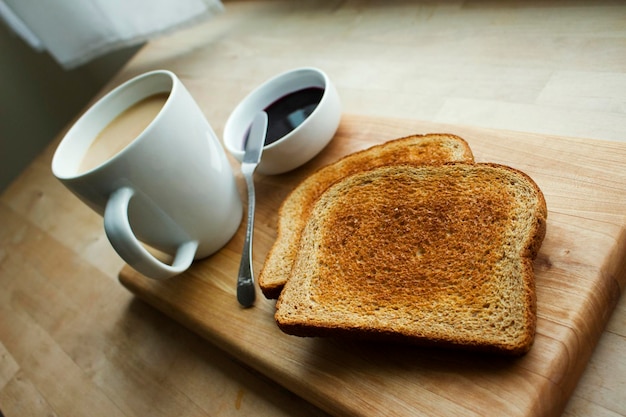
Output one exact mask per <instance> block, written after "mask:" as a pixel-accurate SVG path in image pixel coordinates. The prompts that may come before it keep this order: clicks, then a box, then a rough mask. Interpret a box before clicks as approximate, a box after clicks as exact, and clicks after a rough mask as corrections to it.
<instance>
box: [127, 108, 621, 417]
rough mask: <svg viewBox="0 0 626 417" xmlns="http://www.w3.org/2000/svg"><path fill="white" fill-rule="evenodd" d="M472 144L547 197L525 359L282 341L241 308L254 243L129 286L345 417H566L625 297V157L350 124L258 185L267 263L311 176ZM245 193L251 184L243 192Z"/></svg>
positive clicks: (261, 306) (597, 148) (600, 146)
mask: <svg viewBox="0 0 626 417" xmlns="http://www.w3.org/2000/svg"><path fill="white" fill-rule="evenodd" d="M428 132H449V133H454V134H458V135H459V136H461V137H463V138H465V139H466V140H467V141H468V143H469V144H470V147H471V148H472V149H473V151H474V153H475V157H476V160H477V161H481V162H497V163H503V164H507V165H510V166H512V167H515V168H518V169H521V170H522V171H524V172H526V173H527V174H529V175H530V176H531V177H532V178H533V179H534V180H535V181H536V182H537V184H538V185H539V187H540V188H541V189H542V190H543V192H544V194H545V197H546V201H547V205H548V211H549V214H548V232H547V235H546V238H545V240H544V244H543V246H542V249H541V251H540V253H539V256H538V258H537V260H536V262H535V271H536V281H537V299H538V313H537V314H538V325H537V337H536V341H535V345H534V347H533V348H532V350H531V352H530V353H529V354H527V355H526V356H524V357H523V358H521V359H518V360H511V359H505V358H494V357H492V356H489V355H474V354H468V353H459V352H448V351H439V350H436V349H420V348H415V347H406V346H401V345H391V346H390V345H386V344H383V343H380V344H372V343H359V342H356V341H350V340H339V339H306V338H296V337H292V336H287V335H284V334H282V333H281V332H280V331H279V330H278V328H277V327H276V325H275V323H274V321H273V311H274V302H271V301H267V300H264V299H261V300H260V301H259V302H257V305H256V306H255V307H254V308H252V309H248V310H246V309H241V308H240V307H239V306H238V305H237V302H236V299H235V296H234V289H235V278H236V272H237V267H238V257H239V253H240V250H241V244H242V233H243V230H242V229H240V230H239V232H238V234H237V235H236V237H235V238H234V239H233V240H232V241H231V242H230V243H229V244H228V245H227V246H226V247H225V248H224V249H223V250H222V251H220V252H219V253H218V254H216V255H214V256H212V257H210V258H209V259H206V260H203V261H200V262H198V263H196V264H195V265H194V266H193V267H192V269H190V270H189V271H188V272H186V273H184V274H183V275H181V276H179V277H176V278H175V279H173V280H170V281H167V282H158V281H153V280H150V279H147V278H144V277H143V276H141V275H140V274H138V273H135V272H134V271H132V270H131V269H130V268H125V269H124V270H123V271H122V273H121V276H120V279H121V282H122V283H123V284H124V285H125V286H126V287H128V288H129V289H130V290H131V291H133V292H134V293H135V294H137V295H138V296H139V297H140V298H142V299H144V300H146V301H148V302H149V303H151V304H152V305H154V306H155V307H157V308H159V309H160V310H162V311H164V312H165V313H166V314H168V315H170V316H172V317H174V318H175V319H176V320H178V321H180V322H181V323H182V324H184V325H185V326H187V327H189V328H190V329H192V330H194V331H195V332H198V333H199V334H200V335H202V336H203V337H205V338H207V339H209V340H211V341H212V342H213V343H215V344H216V345H218V346H220V347H222V348H223V349H224V350H226V351H228V352H230V353H232V354H233V355H235V356H236V357H238V358H239V359H240V360H242V361H244V362H246V363H248V364H249V365H251V366H252V367H254V368H256V369H257V370H259V371H260V372H262V373H264V374H266V375H267V376H269V377H270V378H272V379H274V380H276V381H277V382H279V383H281V384H283V385H284V386H286V387H289V389H292V390H293V391H294V392H295V393H297V394H298V395H300V396H302V397H304V398H305V399H307V400H309V401H311V402H313V403H314V404H316V405H318V406H319V407H321V408H322V409H324V410H326V411H328V412H330V413H332V414H337V415H346V416H348V415H362V416H370V415H371V416H374V415H407V416H410V415H416V414H424V415H441V416H443V415H452V414H456V415H509V416H513V415H516V416H556V415H560V413H561V412H562V411H563V409H564V407H565V404H566V402H567V400H568V398H569V396H570V394H571V392H572V391H573V389H574V387H575V385H576V383H577V381H578V378H579V376H580V374H581V373H582V371H583V369H584V366H585V364H586V363H587V361H588V359H589V357H590V355H591V352H592V351H593V348H594V346H595V344H596V343H597V341H598V338H599V336H600V334H601V333H602V329H603V328H604V325H605V323H606V320H607V317H608V316H609V315H610V313H611V311H612V309H613V307H614V306H615V304H616V303H617V300H618V298H619V295H620V287H623V286H624V285H625V284H626V277H625V274H624V272H625V271H626V270H625V268H626V262H625V258H624V252H625V251H626V234H625V233H624V227H625V225H626V218H625V216H624V214H623V210H622V207H624V205H625V204H626V193H624V192H623V190H624V189H626V173H624V172H623V170H622V169H621V161H623V160H624V158H626V145H625V144H621V143H614V142H597V141H590V140H585V139H572V138H564V137H549V136H544V135H536V134H526V133H517V132H503V131H496V130H488V129H481V128H470V127H461V126H450V125H440V124H433V123H423V122H419V121H409V120H399V119H385V118H374V117H364V116H350V115H345V116H344V118H343V120H342V124H341V126H340V129H339V131H338V133H337V135H336V137H335V138H334V139H333V142H331V145H329V147H328V148H326V149H325V150H324V152H323V153H322V154H320V156H319V157H317V158H316V159H314V160H313V161H312V162H311V163H309V164H307V165H305V166H304V167H302V168H300V169H299V170H297V171H296V172H294V173H293V174H284V175H281V176H276V177H262V176H260V177H257V183H258V186H257V189H258V191H257V195H258V200H257V216H258V219H259V221H258V222H257V223H258V226H257V228H256V231H255V233H256V235H255V248H254V253H255V259H254V264H255V267H256V268H257V270H258V269H259V268H260V267H261V265H262V262H263V259H264V257H265V255H266V254H267V252H268V250H269V248H270V246H271V244H272V243H273V239H274V238H275V223H276V220H277V210H278V207H279V204H280V202H281V200H282V198H283V197H284V196H285V195H286V193H288V192H289V191H290V190H291V189H292V188H293V187H294V186H295V185H296V184H297V183H298V182H299V181H300V180H301V179H302V178H303V177H304V176H305V175H307V174H308V173H310V172H313V171H314V170H315V169H316V168H318V167H320V166H322V165H325V164H326V163H329V162H332V161H334V160H336V159H337V158H339V157H341V156H343V155H346V154H348V153H350V152H353V151H356V150H359V149H363V148H365V147H368V146H370V145H373V144H377V143H381V142H383V141H385V140H388V139H393V138H396V137H402V136H405V135H409V134H414V133H428ZM240 182H241V181H240Z"/></svg>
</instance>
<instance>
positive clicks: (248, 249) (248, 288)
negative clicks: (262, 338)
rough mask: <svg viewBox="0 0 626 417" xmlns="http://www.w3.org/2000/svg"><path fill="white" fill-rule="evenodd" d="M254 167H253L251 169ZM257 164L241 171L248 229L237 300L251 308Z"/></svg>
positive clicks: (243, 167)
mask: <svg viewBox="0 0 626 417" xmlns="http://www.w3.org/2000/svg"><path fill="white" fill-rule="evenodd" d="M250 165H252V167H250ZM255 165H256V164H246V163H244V164H242V166H241V171H242V173H243V176H244V178H245V179H246V185H247V187H248V225H247V227H246V240H245V242H244V244H243V252H242V254H241V263H240V264H239V275H238V277H237V300H238V301H239V304H241V305H242V306H243V307H250V306H251V305H252V304H254V299H255V291H254V273H253V272H252V234H253V232H254V208H255V195H254V180H253V178H252V173H253V172H254V169H255V168H256V166H255Z"/></svg>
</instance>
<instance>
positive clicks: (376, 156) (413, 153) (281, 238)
mask: <svg viewBox="0 0 626 417" xmlns="http://www.w3.org/2000/svg"><path fill="white" fill-rule="evenodd" d="M455 161H458V162H473V161H474V157H473V155H472V151H471V149H470V147H469V145H468V144H467V142H465V140H463V139H462V138H460V137H458V136H456V135H452V134H437V133H431V134H427V135H412V136H407V137H404V138H400V139H396V140H392V141H388V142H385V143H383V144H380V145H376V146H373V147H371V148H368V149H365V150H362V151H360V152H356V153H353V154H350V155H348V156H346V157H344V158H342V159H340V160H338V161H337V162H335V163H333V164H331V165H327V166H326V167H323V168H321V169H320V170H318V171H317V172H315V173H314V174H313V175H311V176H309V177H308V178H307V179H305V180H304V181H303V182H302V183H300V184H299V185H298V186H297V187H296V188H295V189H294V190H293V191H292V192H291V193H290V194H289V195H288V196H287V198H286V199H285V201H284V202H283V204H282V205H281V207H280V211H279V219H278V235H277V238H276V241H275V242H274V245H273V246H272V248H271V249H270V252H269V253H268V255H267V257H266V259H265V263H264V265H263V268H262V270H261V273H260V274H259V286H260V288H261V290H262V292H263V294H264V295H265V297H266V298H278V296H279V295H280V292H281V291H282V288H283V286H284V285H285V282H286V281H287V279H288V278H289V274H290V272H291V267H292V265H293V261H294V259H295V255H296V252H297V249H298V242H299V241H300V235H301V233H302V229H303V228H304V226H305V224H306V220H307V218H308V215H309V213H310V211H311V209H312V207H313V203H314V202H315V201H316V200H317V198H318V197H319V196H320V195H321V194H322V193H323V192H324V191H325V190H326V189H327V188H328V187H329V186H331V185H332V184H334V183H335V182H337V181H339V180H341V179H343V178H345V177H347V176H349V175H352V174H355V173H357V172H360V171H363V170H367V169H371V168H376V167H379V166H385V165H393V164H411V165H426V164H432V165H436V164H442V163H446V162H455Z"/></svg>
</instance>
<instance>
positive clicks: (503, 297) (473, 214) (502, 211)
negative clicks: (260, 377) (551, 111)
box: [275, 163, 547, 354]
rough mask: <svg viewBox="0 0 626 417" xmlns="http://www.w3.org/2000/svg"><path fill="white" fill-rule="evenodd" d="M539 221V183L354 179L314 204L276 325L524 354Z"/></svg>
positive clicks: (531, 325) (428, 170) (370, 174)
mask: <svg viewBox="0 0 626 417" xmlns="http://www.w3.org/2000/svg"><path fill="white" fill-rule="evenodd" d="M546 218H547V209H546V203H545V199H544V197H543V194H542V193H541V190H540V189H539V188H538V187H537V185H536V184H535V183H534V182H533V181H532V179H530V178H529V177H528V176H527V175H526V174H524V173H522V172H520V171H517V170H515V169H513V168H509V167H506V166H502V165H496V164H462V163H457V164H449V165H443V166H421V167H418V166H386V167H381V168H377V169H374V170H371V171H367V172H362V173H358V174H355V175H353V176H351V177H348V178H346V179H344V180H342V181H340V182H338V183H336V184H335V185H333V186H332V187H330V188H329V189H328V190H327V191H326V192H325V193H323V195H322V196H321V197H320V198H319V200H318V201H317V202H316V203H315V205H314V207H313V209H312V212H311V214H310V216H309V221H308V223H307V224H306V227H305V229H304V231H303V233H302V238H301V242H300V247H299V250H298V252H297V258H296V260H295V263H294V267H293V270H292V273H291V276H290V277H289V279H288V281H287V284H286V285H285V288H284V290H283V291H282V294H281V296H280V298H279V301H278V303H277V311H276V315H275V318H276V321H277V323H278V325H279V327H280V328H281V329H282V330H283V331H285V332H286V333H290V334H293V335H299V336H342V335H343V336H345V335H350V336H357V337H369V338H384V339H407V340H410V341H413V342H416V343H422V344H437V345H441V344H443V345H450V346H463V347H465V348H470V349H479V350H491V351H499V352H504V353H510V354H521V353H524V352H526V351H528V349H529V348H530V346H531V345H532V342H533V339H534V333H535V323H536V312H535V310H536V301H535V286H534V285H535V284H534V274H533V266H532V261H533V259H534V258H535V257H536V255H537V252H538V250H539V247H540V246H541V243H542V241H543V237H544V235H545V231H546Z"/></svg>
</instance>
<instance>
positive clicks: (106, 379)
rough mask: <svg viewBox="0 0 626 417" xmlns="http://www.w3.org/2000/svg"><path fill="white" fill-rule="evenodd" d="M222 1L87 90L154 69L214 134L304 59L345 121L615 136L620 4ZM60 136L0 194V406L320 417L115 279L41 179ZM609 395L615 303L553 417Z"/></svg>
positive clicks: (590, 411) (620, 315)
mask: <svg viewBox="0 0 626 417" xmlns="http://www.w3.org/2000/svg"><path fill="white" fill-rule="evenodd" d="M225 6H226V11H225V12H224V13H223V14H221V15H220V16H218V17H216V18H214V19H213V20H211V21H209V22H207V23H205V24H202V25H199V26H196V27H193V28H190V29H185V30H182V31H180V32H177V33H175V34H172V35H169V36H167V37H164V38H161V39H159V40H156V41H153V42H151V43H150V44H148V45H147V46H146V47H144V48H143V49H142V50H141V51H140V52H139V53H138V54H137V55H136V57H135V58H133V59H132V60H131V62H130V63H129V64H128V65H127V66H126V67H125V68H124V69H123V70H122V71H121V72H120V73H119V74H118V75H117V76H116V77H114V79H112V80H111V82H110V83H109V84H108V85H107V86H106V87H105V88H104V89H103V91H102V92H101V93H104V92H106V91H108V90H109V89H111V88H112V87H114V86H116V85H117V84H119V83H120V82H122V81H124V80H126V79H128V78H130V77H132V76H134V75H136V74H139V73H142V72H145V71H148V70H152V69H157V68H166V69H170V70H172V71H174V72H176V73H177V74H178V75H179V76H180V77H181V79H182V80H183V82H184V83H185V84H186V85H187V87H188V88H189V90H190V91H191V93H192V94H193V95H194V97H195V98H196V99H197V101H198V102H199V103H200V106H201V107H202V109H203V110H204V112H205V114H206V115H207V117H208V119H209V120H210V121H211V123H212V125H213V127H214V128H215V130H216V132H217V133H218V135H220V136H221V133H222V131H223V127H224V124H225V123H226V119H227V117H228V114H229V112H230V111H231V110H232V109H233V108H234V106H235V105H236V104H237V102H238V101H239V100H240V99H241V98H242V97H243V96H244V95H245V94H246V93H248V92H249V91H250V90H251V89H253V88H254V87H255V86H256V85H258V84H259V83H260V82H262V81H264V80H265V79H267V78H269V77H271V76H273V75H275V74H277V73H279V72H282V71H284V70H287V69H290V68H293V67H298V66H309V65H310V66H317V67H320V68H322V69H324V70H326V71H327V72H328V73H329V75H330V76H331V78H332V79H333V80H334V82H335V84H336V85H337V88H338V90H339V93H340V96H341V97H342V101H343V110H344V112H346V113H351V114H362V115H372V116H384V117H397V118H405V119H407V118H408V119H417V120H424V121H432V122H441V123H448V124H457V125H470V126H482V127H489V128H496V129H508V130H517V131H523V132H533V133H540V134H553V135H560V136H570V137H583V138H590V139H606V140H616V141H626V4H624V3H623V2H621V1H609V0H606V1H605V0H600V1H587V2H585V1H561V0H551V1H547V2H546V1H542V2H539V1H536V2H534V1H512V0H506V1H498V2H496V1H487V0H485V1H482V0H476V1H452V0H441V1H435V2H424V3H422V2H415V1H406V2H402V1H391V2H390V1H382V0H381V1H379V2H376V1H368V2H365V1H354V2H343V1H298V2H292V1H249V2H248V1H228V2H226V3H225ZM94 99H95V97H94ZM59 139H60V136H59V138H57V139H56V140H55V141H54V143H52V144H51V145H50V147H49V148H47V149H46V150H45V152H44V153H42V154H41V155H40V156H39V157H38V158H37V159H36V160H35V161H33V163H32V164H31V165H30V166H29V167H28V168H27V169H26V170H25V171H24V172H23V173H22V175H21V176H20V177H19V178H18V179H17V180H16V181H15V182H14V183H13V184H11V186H10V187H9V188H8V189H7V190H6V191H5V192H4V193H3V194H2V195H1V197H0V410H2V413H3V414H4V415H5V416H7V417H9V416H29V415H37V416H38V415H60V416H82V415H89V416H100V415H102V416H144V415H151V416H172V415H177V416H187V415H189V416H204V415H206V416H209V415H211V416H212V415H220V416H222V415H226V416H228V415H254V416H259V415H267V416H280V415H285V416H291V415H299V416H300V415H303V416H307V415H309V416H314V415H325V414H324V412H322V411H320V410H318V409H316V408H315V407H313V406H312V405H310V404H308V403H306V402H305V401H303V400H302V399H300V398H298V397H297V396H295V395H293V394H291V393H290V392H289V391H288V390H286V389H284V388H283V387H281V386H279V385H277V384H276V383H274V382H273V381H271V380H269V379H267V378H266V377H264V376H262V375H260V374H258V373H257V372H255V371H253V370H252V369H251V368H249V367H248V366H246V365H245V364H242V363H240V362H238V361H236V360H235V359H233V358H232V357H231V356H230V355H229V354H228V352H223V351H221V350H219V349H218V348H217V347H215V346H213V345H211V344H210V343H208V342H206V341H205V340H203V339H202V338H200V337H199V336H197V335H195V334H194V333H192V332H191V331H189V330H187V329H185V328H184V327H182V326H181V325H179V324H178V323H176V322H175V321H173V320H171V319H170V318H168V317H167V316H165V315H163V314H161V313H159V312H157V311H156V310H155V309H153V308H152V307H150V306H148V305H146V304H144V303H143V302H142V301H139V300H137V299H135V297H133V295H132V294H130V293H129V292H128V291H127V290H126V289H125V288H123V287H122V286H121V285H120V284H119V282H118V278H117V276H118V273H119V271H120V270H121V269H122V267H123V265H124V264H123V262H122V261H121V260H120V259H119V257H118V256H117V255H116V254H115V252H114V251H113V250H112V249H111V247H110V245H109V243H108V241H107V239H106V237H105V235H104V232H103V229H102V220H101V218H100V217H98V216H97V215H96V214H95V213H93V212H91V211H90V210H89V209H88V208H87V207H86V206H84V205H83V204H82V203H80V202H79V201H78V199H76V198H75V197H74V196H72V195H71V194H70V193H69V191H67V190H66V189H65V188H63V186H62V185H61V184H60V183H59V182H58V181H57V180H56V179H55V178H53V176H52V174H51V172H50V161H51V158H52V154H53V152H54V149H55V147H56V145H57V143H58V140H59ZM624 162H625V165H626V161H624ZM621 191H622V192H623V190H621ZM625 215H626V208H625ZM268 349H271V346H268ZM625 388H626V300H625V299H624V297H622V298H621V300H620V302H619V303H618V305H617V307H616V309H615V310H614V312H613V314H612V316H611V317H610V318H609V319H608V324H607V326H606V329H605V330H604V333H603V335H602V337H601V338H600V341H599V342H598V344H597V346H596V348H595V352H594V354H593V356H592V358H591V360H590V362H589V364H588V365H587V368H586V370H585V372H584V374H583V376H582V378H581V380H580V382H579V384H578V386H577V388H576V390H575V392H574V394H573V396H572V397H571V399H570V401H569V403H568V406H567V408H566V410H565V412H564V415H566V416H587V415H590V416H591V415H593V416H619V415H621V416H626V400H624V392H625Z"/></svg>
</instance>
